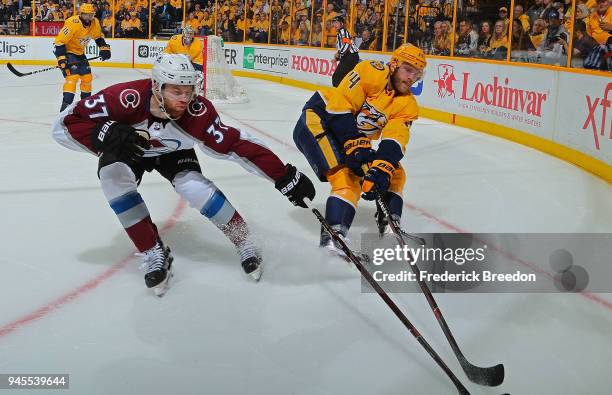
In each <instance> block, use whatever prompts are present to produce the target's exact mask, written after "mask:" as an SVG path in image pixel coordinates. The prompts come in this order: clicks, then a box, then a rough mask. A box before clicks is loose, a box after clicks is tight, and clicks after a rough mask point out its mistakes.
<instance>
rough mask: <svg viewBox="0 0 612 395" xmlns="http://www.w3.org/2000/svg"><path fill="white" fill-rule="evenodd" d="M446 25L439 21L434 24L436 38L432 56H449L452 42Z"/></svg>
mask: <svg viewBox="0 0 612 395" xmlns="http://www.w3.org/2000/svg"><path fill="white" fill-rule="evenodd" d="M443 24H444V23H443V22H442V21H437V22H435V23H434V38H433V43H432V51H431V53H432V55H441V56H449V55H450V49H451V41H450V38H449V37H448V33H446V32H445V29H444V27H443V26H442V25H443Z"/></svg>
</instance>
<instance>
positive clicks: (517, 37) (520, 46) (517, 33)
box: [511, 18, 535, 55]
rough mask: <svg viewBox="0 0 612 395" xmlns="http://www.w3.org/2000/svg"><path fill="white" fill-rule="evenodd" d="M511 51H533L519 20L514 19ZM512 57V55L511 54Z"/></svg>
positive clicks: (533, 48) (527, 35)
mask: <svg viewBox="0 0 612 395" xmlns="http://www.w3.org/2000/svg"><path fill="white" fill-rule="evenodd" d="M511 48H512V51H535V47H534V46H533V43H532V42H531V40H530V39H529V34H528V33H527V32H526V31H525V29H524V28H523V24H522V23H521V21H520V19H518V18H515V19H514V22H513V23H512V47H511ZM511 55H512V54H511Z"/></svg>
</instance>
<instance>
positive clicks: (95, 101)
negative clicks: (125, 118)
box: [84, 95, 108, 118]
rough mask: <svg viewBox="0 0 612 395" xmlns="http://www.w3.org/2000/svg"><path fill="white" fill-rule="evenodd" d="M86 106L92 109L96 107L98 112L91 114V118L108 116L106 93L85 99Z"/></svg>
mask: <svg viewBox="0 0 612 395" xmlns="http://www.w3.org/2000/svg"><path fill="white" fill-rule="evenodd" d="M84 104H85V108H88V109H90V110H93V109H96V110H97V112H92V113H90V114H89V118H99V117H107V116H108V110H107V109H106V102H105V101H104V95H100V96H98V97H95V96H92V98H91V99H88V100H85V103H84Z"/></svg>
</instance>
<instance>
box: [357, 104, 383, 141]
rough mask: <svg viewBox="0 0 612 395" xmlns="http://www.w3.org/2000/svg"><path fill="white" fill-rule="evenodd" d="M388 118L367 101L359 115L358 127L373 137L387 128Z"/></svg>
mask: <svg viewBox="0 0 612 395" xmlns="http://www.w3.org/2000/svg"><path fill="white" fill-rule="evenodd" d="M386 124H387V117H386V116H385V114H383V113H381V112H380V111H378V110H377V109H376V108H375V107H374V106H372V105H371V104H370V103H368V101H367V100H366V101H365V103H363V106H362V107H361V111H359V114H357V127H358V128H359V130H360V131H361V132H363V133H365V134H367V135H372V134H375V133H377V132H379V131H380V130H382V128H384V127H385V125H386Z"/></svg>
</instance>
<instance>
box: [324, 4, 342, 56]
mask: <svg viewBox="0 0 612 395" xmlns="http://www.w3.org/2000/svg"><path fill="white" fill-rule="evenodd" d="M337 15H340V14H339V13H338V12H336V11H335V10H334V3H331V2H330V3H327V8H326V10H325V46H326V47H330V48H331V47H334V46H335V45H336V33H337V32H336V28H335V27H334V23H333V20H334V18H335V17H336V16H337Z"/></svg>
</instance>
